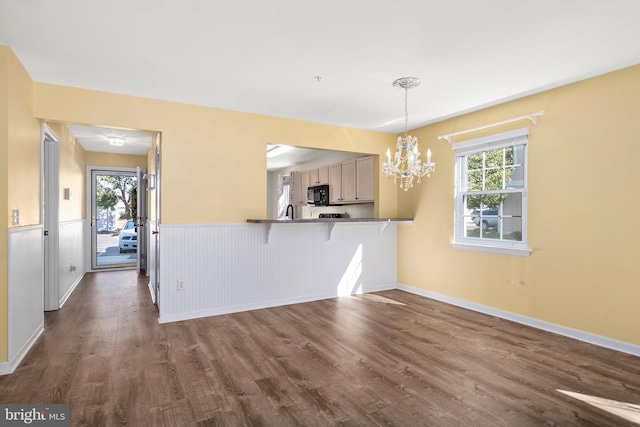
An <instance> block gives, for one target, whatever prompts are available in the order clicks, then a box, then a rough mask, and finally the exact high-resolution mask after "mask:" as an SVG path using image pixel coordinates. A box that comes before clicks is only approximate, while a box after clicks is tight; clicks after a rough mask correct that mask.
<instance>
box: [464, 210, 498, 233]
mask: <svg viewBox="0 0 640 427" xmlns="http://www.w3.org/2000/svg"><path fill="white" fill-rule="evenodd" d="M471 219H472V220H473V222H474V223H475V224H476V225H477V226H478V227H480V222H481V221H482V229H483V230H485V231H486V230H488V229H490V228H493V227H497V226H498V222H499V217H498V210H497V209H483V210H482V213H479V212H478V211H476V212H474V213H473V216H472V217H471Z"/></svg>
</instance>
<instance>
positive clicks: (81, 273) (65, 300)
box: [60, 271, 86, 308]
mask: <svg viewBox="0 0 640 427" xmlns="http://www.w3.org/2000/svg"><path fill="white" fill-rule="evenodd" d="M85 274H86V273H85V272H84V271H82V272H80V275H79V276H78V278H77V279H76V281H75V282H73V284H72V285H71V286H70V287H69V289H68V290H67V292H66V293H65V294H64V295H63V296H62V298H60V308H62V306H63V305H64V303H65V302H67V300H68V299H69V297H70V296H71V294H72V293H73V291H75V290H76V287H77V286H78V285H79V284H80V282H81V281H82V279H83V278H84V275H85Z"/></svg>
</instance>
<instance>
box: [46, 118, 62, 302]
mask: <svg viewBox="0 0 640 427" xmlns="http://www.w3.org/2000/svg"><path fill="white" fill-rule="evenodd" d="M42 133H43V135H42V144H43V145H42V150H43V164H42V166H43V177H44V179H43V180H42V188H43V190H42V213H43V219H42V220H43V224H44V309H45V311H51V310H57V309H59V308H60V290H59V282H60V276H59V268H60V267H59V265H58V251H59V243H58V242H59V237H58V227H59V223H58V221H59V212H58V197H59V176H58V174H59V163H58V157H59V148H58V139H57V137H56V135H55V134H54V133H53V131H52V130H51V129H49V127H48V126H47V125H45V124H43V131H42Z"/></svg>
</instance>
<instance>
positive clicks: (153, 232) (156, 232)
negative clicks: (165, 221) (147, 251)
mask: <svg viewBox="0 0 640 427" xmlns="http://www.w3.org/2000/svg"><path fill="white" fill-rule="evenodd" d="M158 233H160V232H159V231H152V232H151V234H158Z"/></svg>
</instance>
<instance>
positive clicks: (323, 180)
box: [309, 166, 329, 186]
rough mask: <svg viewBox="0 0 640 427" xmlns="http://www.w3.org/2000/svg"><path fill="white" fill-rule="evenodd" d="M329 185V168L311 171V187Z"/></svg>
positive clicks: (324, 167) (323, 167)
mask: <svg viewBox="0 0 640 427" xmlns="http://www.w3.org/2000/svg"><path fill="white" fill-rule="evenodd" d="M320 184H329V166H322V167H319V168H318V169H311V170H310V171H309V185H310V186H313V185H320Z"/></svg>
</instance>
